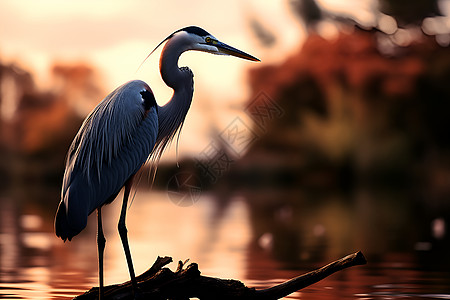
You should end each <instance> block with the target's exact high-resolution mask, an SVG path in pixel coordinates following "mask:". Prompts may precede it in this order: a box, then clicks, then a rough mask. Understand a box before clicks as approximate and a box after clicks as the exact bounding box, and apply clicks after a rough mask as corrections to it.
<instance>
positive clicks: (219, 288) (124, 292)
mask: <svg viewBox="0 0 450 300" xmlns="http://www.w3.org/2000/svg"><path fill="white" fill-rule="evenodd" d="M170 262H172V258H170V257H158V258H157V259H156V261H155V263H154V264H153V266H152V267H151V268H150V269H148V270H147V271H145V272H144V273H142V274H141V275H139V276H138V277H137V278H136V279H137V281H138V284H139V293H138V295H139V298H140V299H141V298H142V299H174V300H187V299H189V298H193V297H196V298H199V299H202V300H205V299H279V298H282V297H285V296H287V295H289V294H291V293H293V292H295V291H298V290H300V289H302V288H304V287H307V286H309V285H312V284H314V283H316V282H318V281H320V280H322V279H324V278H325V277H327V276H330V275H331V274H333V273H335V272H338V271H341V270H343V269H345V268H348V267H352V266H356V265H363V264H365V263H366V259H365V258H364V255H363V254H362V252H356V253H354V254H350V255H348V256H346V257H343V258H341V259H339V260H336V261H334V262H332V263H330V264H328V265H326V266H324V267H322V268H320V269H317V270H314V271H311V272H309V273H306V274H304V275H301V276H299V277H296V278H293V279H291V280H288V281H286V282H284V283H281V284H279V285H276V286H273V287H271V288H267V289H262V290H256V289H255V288H249V287H247V286H245V285H244V284H243V283H242V282H240V281H238V280H233V279H220V278H214V277H208V276H203V275H200V271H199V270H198V265H197V264H196V263H191V264H189V265H188V266H187V267H185V265H186V264H187V261H186V262H181V261H180V262H179V263H178V268H177V270H176V271H175V272H173V271H171V270H170V269H168V268H165V267H164V266H166V265H167V264H169V263H170ZM75 299H98V288H97V287H94V288H92V289H90V290H89V291H87V292H85V293H84V294H82V295H80V296H78V297H76V298H75ZM105 299H133V296H132V290H131V282H130V281H127V282H125V283H122V284H116V285H110V286H106V287H105Z"/></svg>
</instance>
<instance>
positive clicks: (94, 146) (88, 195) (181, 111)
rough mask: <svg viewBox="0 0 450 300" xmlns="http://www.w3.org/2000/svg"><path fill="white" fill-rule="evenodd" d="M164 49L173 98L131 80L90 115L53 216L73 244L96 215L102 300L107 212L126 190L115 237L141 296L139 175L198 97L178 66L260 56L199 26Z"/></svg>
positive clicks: (60, 233) (71, 157)
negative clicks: (131, 214)
mask: <svg viewBox="0 0 450 300" xmlns="http://www.w3.org/2000/svg"><path fill="white" fill-rule="evenodd" d="M163 43H165V45H164V48H163V50H162V52H161V56H160V61H159V67H160V73H161V77H162V79H163V81H164V83H165V84H166V85H167V86H169V87H170V88H172V89H173V94H172V97H171V99H170V100H169V101H168V102H167V103H166V104H165V105H163V106H159V105H158V104H157V102H156V99H155V96H154V94H153V92H152V90H151V89H150V86H149V85H148V84H146V83H145V82H143V81H141V80H132V81H129V82H127V83H125V84H123V85H121V86H119V87H118V88H116V89H115V90H114V91H113V92H111V93H110V94H109V95H107V96H106V97H105V98H104V99H103V100H102V101H101V102H100V103H99V104H98V105H97V106H96V107H95V108H94V109H93V110H92V111H91V112H90V114H89V115H88V116H87V117H86V119H85V120H84V121H83V123H82V125H81V127H80V129H79V131H78V133H77V134H76V136H75V138H74V140H73V141H72V143H71V145H70V147H69V150H68V153H67V157H66V163H65V171H64V176H63V182H62V189H61V201H60V202H59V206H58V209H57V212H56V216H55V233H56V235H57V236H58V237H60V238H61V239H62V240H63V241H64V242H65V241H66V240H69V241H71V240H72V238H73V237H74V236H76V235H77V234H79V233H80V232H81V231H82V230H83V229H84V228H85V227H86V225H87V219H88V216H89V215H90V214H91V213H93V212H94V211H97V250H98V277H99V298H100V299H101V298H102V297H103V292H104V287H103V276H104V273H103V254H104V249H105V246H106V239H105V236H104V234H103V226H102V207H103V206H104V205H107V204H110V203H111V202H113V201H114V200H115V198H116V197H117V195H118V194H119V192H120V191H121V190H122V188H123V189H124V193H123V202H122V208H121V212H120V217H119V222H118V226H117V228H118V231H119V236H120V239H121V241H122V246H123V249H124V252H125V257H126V261H127V266H128V271H129V273H130V278H131V285H132V290H133V295H136V294H137V293H138V285H137V281H136V276H135V273H134V268H133V262H132V258H131V253H130V247H129V243H128V234H127V231H128V230H127V227H126V222H125V219H126V212H127V206H128V198H129V195H130V191H131V188H132V186H133V180H134V179H135V177H136V176H135V175H136V174H137V172H138V171H139V170H140V169H141V167H142V166H143V165H144V164H145V163H146V162H147V161H149V160H152V161H154V162H157V161H158V160H159V158H160V157H161V155H162V153H163V152H164V150H165V149H166V147H167V146H168V145H169V144H170V142H171V141H172V140H173V138H174V137H175V135H176V134H177V132H179V131H180V130H181V128H182V126H183V124H184V121H185V118H186V115H187V112H188V110H189V107H190V105H191V102H192V98H193V92H194V82H193V77H194V75H193V73H192V71H191V69H189V68H188V67H178V59H179V57H180V55H181V54H182V53H183V52H186V51H189V50H196V51H202V52H208V53H212V54H219V55H231V56H235V57H239V58H242V59H247V60H250V61H259V59H258V58H256V57H254V56H252V55H250V54H247V53H245V52H243V51H241V50H238V49H236V48H233V47H231V46H229V45H227V44H225V43H222V42H220V41H219V40H218V39H217V38H215V37H214V36H213V35H211V34H209V33H208V32H207V31H205V30H204V29H202V28H200V27H197V26H189V27H185V28H182V29H180V30H177V31H175V32H173V33H172V34H171V35H169V36H168V37H167V38H165V39H164V40H163V41H162V42H161V43H159V44H158V45H157V46H156V47H155V49H154V50H153V51H152V52H150V54H149V55H148V56H147V58H148V57H149V56H150V55H151V54H152V53H153V52H154V51H155V50H156V49H157V48H158V47H159V46H161V45H162V44H163Z"/></svg>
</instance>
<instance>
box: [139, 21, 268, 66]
mask: <svg viewBox="0 0 450 300" xmlns="http://www.w3.org/2000/svg"><path fill="white" fill-rule="evenodd" d="M164 42H167V43H166V46H165V49H170V48H171V49H175V50H174V51H163V52H166V53H170V54H172V55H176V56H179V55H180V54H181V53H182V52H185V51H188V50H196V51H202V52H208V53H212V54H218V55H231V56H236V57H240V58H243V59H248V60H251V61H260V60H259V59H258V58H256V57H254V56H252V55H250V54H248V53H245V52H243V51H241V50H238V49H236V48H234V47H231V46H229V45H227V44H225V43H222V42H220V41H219V40H218V39H217V38H215V37H214V36H213V35H211V34H210V33H208V32H207V31H206V30H204V29H202V28H200V27H197V26H189V27H185V28H182V29H179V30H177V31H175V32H174V33H172V34H171V35H169V36H168V37H167V38H165V39H164V40H163V41H162V42H161V43H159V44H158V46H156V47H155V49H153V51H152V52H150V54H149V55H148V56H147V58H148V57H149V56H150V55H151V54H152V53H153V52H154V51H155V50H156V49H158V47H159V46H161V45H162V44H163V43H164ZM147 58H146V59H147ZM144 61H145V60H144ZM141 65H142V64H141Z"/></svg>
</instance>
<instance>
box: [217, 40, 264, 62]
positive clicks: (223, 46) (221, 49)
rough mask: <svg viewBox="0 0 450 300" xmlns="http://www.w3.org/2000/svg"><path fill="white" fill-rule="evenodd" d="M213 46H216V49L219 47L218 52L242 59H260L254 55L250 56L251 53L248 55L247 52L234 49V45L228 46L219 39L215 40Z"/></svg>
mask: <svg viewBox="0 0 450 300" xmlns="http://www.w3.org/2000/svg"><path fill="white" fill-rule="evenodd" d="M214 46H216V47H217V49H219V52H220V53H221V54H225V55H232V56H236V57H240V58H243V59H248V60H251V61H261V60H260V59H258V58H256V57H254V56H252V55H250V54H248V53H245V52H244V51H241V50H238V49H236V48H234V47H231V46H229V45H227V44H225V43H222V42H219V41H217V42H216V43H215V44H214Z"/></svg>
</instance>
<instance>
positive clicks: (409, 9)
mask: <svg viewBox="0 0 450 300" xmlns="http://www.w3.org/2000/svg"><path fill="white" fill-rule="evenodd" d="M379 1H380V10H381V12H383V13H385V14H388V15H391V16H393V17H394V18H395V19H396V20H397V23H398V24H399V25H400V26H406V25H410V24H414V25H420V24H421V23H422V20H423V19H424V18H426V17H435V16H440V15H441V12H440V10H439V6H438V0H379Z"/></svg>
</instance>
